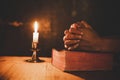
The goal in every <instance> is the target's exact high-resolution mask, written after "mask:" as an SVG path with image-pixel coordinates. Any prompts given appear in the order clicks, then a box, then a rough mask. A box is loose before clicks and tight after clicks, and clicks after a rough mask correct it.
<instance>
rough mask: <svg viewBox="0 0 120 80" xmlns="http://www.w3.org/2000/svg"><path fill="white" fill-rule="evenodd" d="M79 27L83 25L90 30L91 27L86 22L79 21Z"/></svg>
mask: <svg viewBox="0 0 120 80" xmlns="http://www.w3.org/2000/svg"><path fill="white" fill-rule="evenodd" d="M81 25H83V26H84V27H86V28H89V29H92V27H91V26H90V25H89V24H88V23H87V22H86V21H81Z"/></svg>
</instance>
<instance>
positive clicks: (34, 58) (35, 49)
mask: <svg viewBox="0 0 120 80" xmlns="http://www.w3.org/2000/svg"><path fill="white" fill-rule="evenodd" d="M39 51H40V50H39V49H38V43H37V42H32V52H33V54H32V58H31V59H28V60H26V61H27V62H32V63H37V62H43V60H40V59H39V56H38V52H39Z"/></svg>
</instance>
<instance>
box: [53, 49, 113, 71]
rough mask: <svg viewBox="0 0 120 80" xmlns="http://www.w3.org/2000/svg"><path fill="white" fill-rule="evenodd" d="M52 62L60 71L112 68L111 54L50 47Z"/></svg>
mask: <svg viewBox="0 0 120 80" xmlns="http://www.w3.org/2000/svg"><path fill="white" fill-rule="evenodd" d="M52 64H53V65H54V66H55V67H57V68H58V69H60V70H62V71H94V70H112V66H113V54H111V53H100V52H80V51H67V50H61V51H58V50H56V49H52Z"/></svg>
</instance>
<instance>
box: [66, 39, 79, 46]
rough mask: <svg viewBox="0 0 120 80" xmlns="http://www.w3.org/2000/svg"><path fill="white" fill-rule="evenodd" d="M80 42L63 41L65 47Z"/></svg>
mask: <svg viewBox="0 0 120 80" xmlns="http://www.w3.org/2000/svg"><path fill="white" fill-rule="evenodd" d="M79 42H80V40H65V41H64V44H65V45H73V44H76V43H79Z"/></svg>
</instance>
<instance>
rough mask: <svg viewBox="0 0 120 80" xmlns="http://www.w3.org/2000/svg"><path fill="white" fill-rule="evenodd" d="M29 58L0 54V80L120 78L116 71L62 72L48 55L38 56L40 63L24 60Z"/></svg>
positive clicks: (114, 79) (95, 79)
mask: <svg viewBox="0 0 120 80" xmlns="http://www.w3.org/2000/svg"><path fill="white" fill-rule="evenodd" d="M30 58H31V57H22V56H21V57H20V56H0V80H120V78H119V74H118V73H116V71H72V72H63V71H61V70H59V69H57V68H56V67H54V66H53V65H52V64H51V58H50V57H40V59H41V60H44V62H41V63H28V62H25V60H27V59H30Z"/></svg>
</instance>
